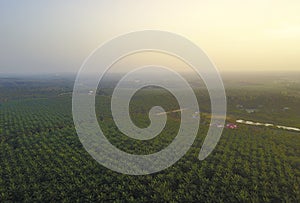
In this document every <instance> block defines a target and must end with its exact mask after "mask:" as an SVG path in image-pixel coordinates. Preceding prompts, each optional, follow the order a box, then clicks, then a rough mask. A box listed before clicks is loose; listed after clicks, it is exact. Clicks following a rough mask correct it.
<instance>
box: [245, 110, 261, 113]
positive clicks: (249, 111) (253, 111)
mask: <svg viewBox="0 0 300 203" xmlns="http://www.w3.org/2000/svg"><path fill="white" fill-rule="evenodd" d="M245 111H246V112H247V113H255V112H257V111H258V110H257V109H245Z"/></svg>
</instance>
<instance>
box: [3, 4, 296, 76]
mask: <svg viewBox="0 0 300 203" xmlns="http://www.w3.org/2000/svg"><path fill="white" fill-rule="evenodd" d="M299 11H300V1H299V0H251V1H250V0H210V1H206V0H205V1H204V0H189V1H181V0H164V1H162V0H151V1H148V0H147V1H146V0H107V1H104V0H94V1H92V0H72V1H71V0H64V1H61V0H48V1H45V0H27V1H18V0H0V74H6V73H56V72H57V73H61V72H77V71H78V70H79V69H80V66H81V64H82V63H83V61H84V59H85V58H86V57H87V56H88V55H89V54H90V53H91V52H92V51H93V50H94V49H95V48H96V47H98V46H99V45H100V44H102V43H103V42H105V41H107V40H109V39H112V38H114V37H115V36H119V35H121V34H124V33H128V32H132V31H138V30H145V29H147V30H149V29H154V30H164V31H169V32H174V33H177V34H179V35H182V36H184V37H186V38H187V39H189V40H191V41H192V42H194V43H195V44H196V45H198V46H199V47H200V48H201V49H203V50H204V51H205V52H206V54H207V55H208V56H209V58H210V59H211V60H212V61H213V63H214V64H215V65H216V66H217V68H218V69H219V70H220V71H224V72H226V71H298V70H300V58H299V56H300V55H299V54H300V15H299Z"/></svg>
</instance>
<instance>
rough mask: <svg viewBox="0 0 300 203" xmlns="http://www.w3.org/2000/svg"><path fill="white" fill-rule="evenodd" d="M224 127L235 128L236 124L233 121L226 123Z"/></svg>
mask: <svg viewBox="0 0 300 203" xmlns="http://www.w3.org/2000/svg"><path fill="white" fill-rule="evenodd" d="M226 128H229V129H236V128H237V125H236V124H234V123H227V124H226Z"/></svg>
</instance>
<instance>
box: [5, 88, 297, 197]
mask: <svg viewBox="0 0 300 203" xmlns="http://www.w3.org/2000/svg"><path fill="white" fill-rule="evenodd" d="M7 91H8V90H7ZM203 95H205V93H203ZM234 95H235V94H229V97H232V96H234ZM162 97H163V98H164V99H158V98H162ZM255 97H257V96H255V94H254V99H255ZM26 98H27V96H26V94H25V96H24V97H20V98H18V99H17V100H15V99H12V100H11V101H8V102H4V103H2V105H1V106H0V163H1V167H0V202H11V201H12V202H299V201H300V194H299V191H300V190H299V185H300V158H299V157H300V136H299V133H296V132H289V131H283V130H279V129H271V128H263V127H254V126H243V125H239V126H238V129H234V130H232V129H224V133H223V135H222V137H221V140H220V142H219V143H218V145H217V147H216V149H215V150H214V151H213V153H212V154H211V155H210V156H209V157H208V158H207V159H205V160H204V161H199V160H198V159H197V156H198V154H199V151H200V148H201V145H202V142H203V139H204V137H205V135H206V133H207V129H208V123H209V121H208V120H203V121H202V122H201V124H200V130H199V132H198V136H197V138H196V141H195V143H194V145H193V146H192V148H191V149H190V150H189V151H188V153H187V154H186V155H185V156H184V157H183V158H182V159H181V160H180V161H178V162H177V163H176V164H174V165H173V166H172V167H170V168H168V169H167V170H164V171H161V172H159V173H156V174H152V175H147V176H128V175H123V174H119V173H116V172H113V171H111V170H109V169H106V168H105V167H103V166H101V165H100V164H98V163H97V162H96V161H95V160H94V159H92V157H91V156H90V155H89V154H88V153H87V152H86V151H85V150H84V148H83V147H82V145H81V143H80V141H79V139H78V137H77V135H76V132H75V129H74V125H73V121H72V115H71V97H70V95H67V94H66V95H59V96H58V95H57V96H55V97H54V96H53V95H51V96H49V95H48V97H45V98H35V99H26ZM200 99H201V98H200ZM236 99H238V98H236ZM96 101H97V107H96V112H97V114H98V115H99V123H100V125H101V127H102V128H103V129H104V132H105V133H106V135H107V137H108V139H109V140H110V141H111V142H112V143H113V144H114V145H116V146H117V147H119V148H120V149H122V150H124V151H128V152H130V153H136V154H144V153H147V154H148V153H151V152H155V151H159V150H161V149H162V148H164V147H166V146H167V145H168V144H169V143H170V142H171V141H172V140H173V138H174V136H175V135H176V133H177V129H178V125H179V120H178V118H180V114H179V113H177V114H170V115H169V116H168V122H167V126H166V128H165V129H164V131H163V133H161V135H159V136H158V137H157V138H154V139H152V140H149V141H135V140H132V139H130V138H128V137H127V136H125V135H122V134H121V133H120V132H119V131H118V129H117V128H116V126H115V125H114V123H113V120H112V118H111V112H110V110H109V109H110V108H109V101H110V97H109V94H108V93H105V94H101V95H100V96H98V97H97V100H96ZM202 101H207V99H205V98H203V99H202ZM234 101H235V102H237V103H241V102H244V101H246V100H243V99H240V100H234ZM297 101H298V102H299V100H297ZM158 102H159V104H160V105H162V106H164V108H165V109H166V110H169V109H171V110H172V109H174V108H178V104H177V103H176V100H174V98H173V97H172V96H171V95H169V94H168V93H167V92H164V91H161V90H151V91H150V90H145V91H141V92H139V93H137V94H136V95H135V97H134V98H133V101H132V103H131V107H130V109H131V116H132V119H133V121H134V122H135V123H136V124H137V125H138V126H140V127H145V126H147V125H148V124H149V120H148V117H147V112H148V110H149V108H150V107H151V106H153V105H157V104H158ZM205 105H206V104H205ZM229 105H232V106H234V105H235V104H234V103H233V101H231V103H230V104H229ZM145 113H146V114H145ZM230 113H231V115H233V116H240V115H239V114H234V112H232V111H231V112H230ZM241 115H244V116H245V117H246V116H247V115H248V114H246V113H244V114H241ZM270 119H271V117H270ZM282 119H286V118H285V117H284V116H283V117H282Z"/></svg>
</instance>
